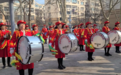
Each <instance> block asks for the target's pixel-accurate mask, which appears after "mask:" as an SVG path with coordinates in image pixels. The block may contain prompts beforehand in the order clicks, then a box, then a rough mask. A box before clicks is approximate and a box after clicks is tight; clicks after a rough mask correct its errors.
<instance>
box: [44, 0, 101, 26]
mask: <svg viewBox="0 0 121 75" xmlns="http://www.w3.org/2000/svg"><path fill="white" fill-rule="evenodd" d="M49 1H50V0H45V4H46V5H45V9H46V10H45V14H46V15H45V20H46V24H50V23H51V22H52V23H53V24H54V23H55V22H56V21H59V20H60V19H61V15H60V14H61V12H60V10H59V7H58V5H57V4H56V0H51V1H50V2H49ZM96 1H97V0H96ZM96 3H97V4H96V5H97V6H98V7H97V8H96V11H100V10H101V9H100V6H99V2H98V1H97V2H96ZM94 4H95V0H66V11H67V19H69V16H71V24H72V25H77V24H79V23H81V22H83V23H85V22H86V21H91V22H93V21H92V20H91V18H90V17H89V16H87V15H88V14H87V13H94V12H91V10H94V8H95V6H94ZM98 8H99V9H98ZM68 23H69V21H68V22H67V24H68Z"/></svg>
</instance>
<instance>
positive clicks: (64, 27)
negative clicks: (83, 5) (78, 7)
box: [62, 23, 67, 32]
mask: <svg viewBox="0 0 121 75" xmlns="http://www.w3.org/2000/svg"><path fill="white" fill-rule="evenodd" d="M62 29H63V30H64V31H65V32H66V30H67V29H66V24H65V23H62Z"/></svg>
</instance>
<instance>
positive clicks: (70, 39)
mask: <svg viewBox="0 0 121 75" xmlns="http://www.w3.org/2000/svg"><path fill="white" fill-rule="evenodd" d="M58 45H59V49H60V50H61V52H62V53H65V54H68V53H69V52H74V51H76V50H77V49H78V40H77V38H76V36H75V35H74V34H71V33H69V34H63V35H61V36H60V37H59V40H58Z"/></svg>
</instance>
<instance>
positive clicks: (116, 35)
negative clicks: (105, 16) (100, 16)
mask: <svg viewBox="0 0 121 75" xmlns="http://www.w3.org/2000/svg"><path fill="white" fill-rule="evenodd" d="M108 36H109V38H110V43H111V44H119V43H120V42H121V39H120V38H121V37H120V36H121V32H119V31H116V30H113V31H110V32H109V33H108Z"/></svg>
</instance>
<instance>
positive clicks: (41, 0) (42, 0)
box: [35, 0, 45, 4]
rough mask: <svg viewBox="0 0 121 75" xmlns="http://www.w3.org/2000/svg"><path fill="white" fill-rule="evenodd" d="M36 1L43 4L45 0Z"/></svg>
mask: <svg viewBox="0 0 121 75" xmlns="http://www.w3.org/2000/svg"><path fill="white" fill-rule="evenodd" d="M35 1H36V2H37V3H39V4H44V3H45V0H35Z"/></svg>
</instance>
